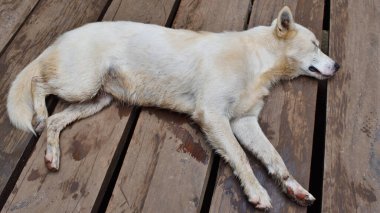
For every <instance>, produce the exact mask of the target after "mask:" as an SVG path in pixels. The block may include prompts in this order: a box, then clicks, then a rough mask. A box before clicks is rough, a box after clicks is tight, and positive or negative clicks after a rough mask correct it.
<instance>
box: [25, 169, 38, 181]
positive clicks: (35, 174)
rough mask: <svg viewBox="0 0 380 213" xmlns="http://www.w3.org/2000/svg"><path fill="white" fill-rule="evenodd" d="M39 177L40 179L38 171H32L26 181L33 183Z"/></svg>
mask: <svg viewBox="0 0 380 213" xmlns="http://www.w3.org/2000/svg"><path fill="white" fill-rule="evenodd" d="M39 177H41V174H40V173H39V171H38V169H32V171H31V172H30V175H29V176H28V178H27V180H28V181H34V180H37V179H38V178H39Z"/></svg>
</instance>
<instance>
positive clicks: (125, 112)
mask: <svg viewBox="0 0 380 213" xmlns="http://www.w3.org/2000/svg"><path fill="white" fill-rule="evenodd" d="M116 107H117V109H118V110H117V113H118V115H119V117H120V118H123V117H126V116H129V114H130V111H131V109H130V107H129V106H128V105H125V104H123V103H118V104H117V105H116Z"/></svg>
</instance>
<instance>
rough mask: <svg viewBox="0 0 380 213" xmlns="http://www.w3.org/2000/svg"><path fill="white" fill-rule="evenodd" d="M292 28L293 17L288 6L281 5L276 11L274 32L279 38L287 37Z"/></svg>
mask: <svg viewBox="0 0 380 213" xmlns="http://www.w3.org/2000/svg"><path fill="white" fill-rule="evenodd" d="M293 30H294V19H293V15H292V12H291V11H290V9H289V7H288V6H285V7H283V8H282V9H281V10H280V12H279V13H278V17H277V25H276V34H277V36H278V37H280V38H287V37H288V35H289V33H291V32H292V31H293Z"/></svg>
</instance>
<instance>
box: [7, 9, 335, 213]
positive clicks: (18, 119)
mask: <svg viewBox="0 0 380 213" xmlns="http://www.w3.org/2000/svg"><path fill="white" fill-rule="evenodd" d="M338 69H339V65H338V64H337V63H335V62H334V61H333V60H332V59H330V58H329V57H328V56H326V55H325V54H323V53H322V52H321V51H320V49H319V42H318V41H317V39H316V38H315V36H314V34H313V33H312V32H311V31H309V30H308V29H306V28H305V27H302V26H301V25H298V24H296V23H294V20H293V17H292V14H291V11H290V10H289V8H288V7H284V8H283V9H282V10H281V11H280V13H279V14H278V18H277V19H276V20H274V21H273V23H272V25H271V26H259V27H255V28H253V29H250V30H247V31H244V32H223V33H209V32H193V31H189V30H174V29H168V28H164V27H160V26H156V25H150V24H140V23H133V22H100V23H93V24H87V25H85V26H83V27H80V28H78V29H75V30H72V31H70V32H67V33H65V34H63V35H62V36H61V37H59V39H57V41H55V42H54V44H52V45H51V46H50V47H49V48H47V49H46V50H45V51H44V52H43V53H42V54H41V55H40V56H39V57H38V58H37V59H35V60H34V61H33V62H31V63H30V64H29V65H28V66H27V67H26V68H25V69H24V70H23V71H22V72H21V73H20V74H19V75H18V76H17V78H16V80H15V81H14V82H13V84H12V86H11V89H10V91H9V96H8V103H7V109H8V113H9V118H10V120H11V122H12V123H13V124H14V125H15V126H16V127H18V128H20V129H23V130H30V131H32V132H33V133H35V132H38V133H39V132H41V131H42V130H43V129H44V127H45V124H46V126H47V151H46V156H45V161H46V165H47V167H48V168H49V169H51V170H58V168H59V159H60V150H59V134H60V132H61V131H62V129H63V128H65V127H66V126H67V125H68V124H70V123H71V122H73V121H75V120H78V119H81V118H85V117H88V116H90V115H92V114H94V113H96V112H99V111H100V110H102V109H103V108H104V107H106V106H107V105H109V104H110V102H111V101H112V99H114V98H115V99H117V100H120V101H124V102H128V103H132V104H138V105H141V106H158V107H162V108H168V109H171V110H174V111H178V112H182V113H187V114H189V115H191V116H192V118H193V119H194V121H196V122H197V123H198V124H199V125H200V127H201V128H202V130H203V132H204V133H205V135H206V136H207V139H208V141H209V142H210V144H211V145H212V147H213V148H214V149H215V150H216V151H217V152H218V153H219V154H220V155H222V157H223V158H224V159H225V160H226V161H227V162H228V163H229V164H230V165H231V167H232V168H233V171H234V174H235V175H236V176H238V177H239V179H240V181H241V185H242V187H243V188H244V192H245V193H246V195H247V196H248V199H249V201H250V202H251V203H253V204H254V205H255V206H256V208H261V209H268V208H270V207H271V203H270V198H269V196H268V194H267V192H266V190H265V189H264V188H263V187H262V186H261V185H260V184H259V182H258V181H257V179H256V177H255V176H254V174H253V171H252V169H251V167H250V165H249V163H248V160H247V157H246V155H245V153H244V151H243V149H242V147H241V146H240V145H239V142H238V140H237V138H238V139H239V141H240V143H241V144H242V145H243V146H245V147H246V148H247V149H248V150H249V151H251V152H252V153H253V154H254V155H255V156H256V157H257V158H258V159H259V160H261V162H262V163H263V164H264V165H265V166H266V167H267V169H268V171H269V173H270V174H272V175H273V176H274V177H275V178H276V179H277V180H278V182H279V183H280V185H281V187H282V189H283V191H284V192H285V193H286V194H287V195H289V196H290V197H291V198H293V199H294V200H296V201H297V202H298V203H299V204H301V205H308V204H311V203H312V202H313V201H314V200H315V198H314V197H313V196H312V195H311V194H310V193H308V192H307V191H306V190H305V189H304V188H303V187H302V186H301V185H300V184H299V183H298V182H297V181H296V180H295V179H294V178H293V177H292V176H291V175H290V174H289V171H288V170H287V168H286V166H285V164H284V162H283V160H282V159H281V157H280V155H279V154H278V153H277V151H276V150H275V148H274V147H273V146H272V145H271V143H270V142H269V141H268V139H267V138H266V137H265V135H264V133H263V132H262V130H261V128H260V126H259V123H258V117H259V114H260V111H261V109H262V107H263V97H264V96H267V95H268V93H269V88H270V87H271V85H272V84H273V83H274V82H276V81H278V80H281V79H293V78H295V77H297V76H299V75H308V76H312V77H315V78H318V79H325V78H328V77H330V76H332V75H333V74H334V73H335V72H336V71H337V70H338ZM48 94H55V95H57V96H59V97H60V98H62V99H64V100H66V101H69V102H72V104H71V105H70V106H69V107H68V108H67V109H65V110H64V111H63V112H61V113H58V114H55V115H52V116H50V117H48V113H47V110H46V105H45V96H47V95H48Z"/></svg>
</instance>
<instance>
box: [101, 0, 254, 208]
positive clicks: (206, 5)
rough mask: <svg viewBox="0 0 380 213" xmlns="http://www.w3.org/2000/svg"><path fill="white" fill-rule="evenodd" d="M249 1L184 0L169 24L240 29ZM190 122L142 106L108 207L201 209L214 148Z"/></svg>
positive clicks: (190, 27) (211, 28)
mask: <svg viewBox="0 0 380 213" xmlns="http://www.w3.org/2000/svg"><path fill="white" fill-rule="evenodd" d="M249 4H250V1H249V0H245V1H227V0H223V1H221V0H211V1H210V0H207V1H206V0H203V1H190V0H183V1H181V4H180V6H179V9H178V12H177V15H176V18H175V20H174V24H173V27H174V28H187V29H192V30H206V31H224V30H242V29H243V27H244V24H245V23H246V21H247V20H246V19H247V18H248V9H249ZM192 123H193V122H192V121H191V120H190V119H189V118H187V117H186V116H185V115H181V114H178V113H173V112H169V111H166V110H158V109H151V108H143V110H142V112H141V114H140V117H139V120H138V123H137V125H136V129H135V132H134V135H133V137H132V140H131V143H130V145H129V147H128V151H127V154H126V156H125V159H124V163H123V166H122V168H121V171H120V174H119V178H118V180H117V182H116V186H115V189H114V192H113V195H112V197H111V200H110V203H109V206H108V209H107V211H108V212H120V211H122V210H126V211H127V212H140V211H141V212H199V211H200V208H201V205H202V202H203V196H204V191H205V188H206V185H207V180H208V176H209V172H210V167H211V165H212V159H213V158H212V157H213V153H212V151H211V149H210V147H209V146H208V144H206V143H205V139H204V137H203V135H202V134H201V133H200V130H199V129H198V127H197V126H196V125H194V124H192ZM208 196H210V195H208Z"/></svg>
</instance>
